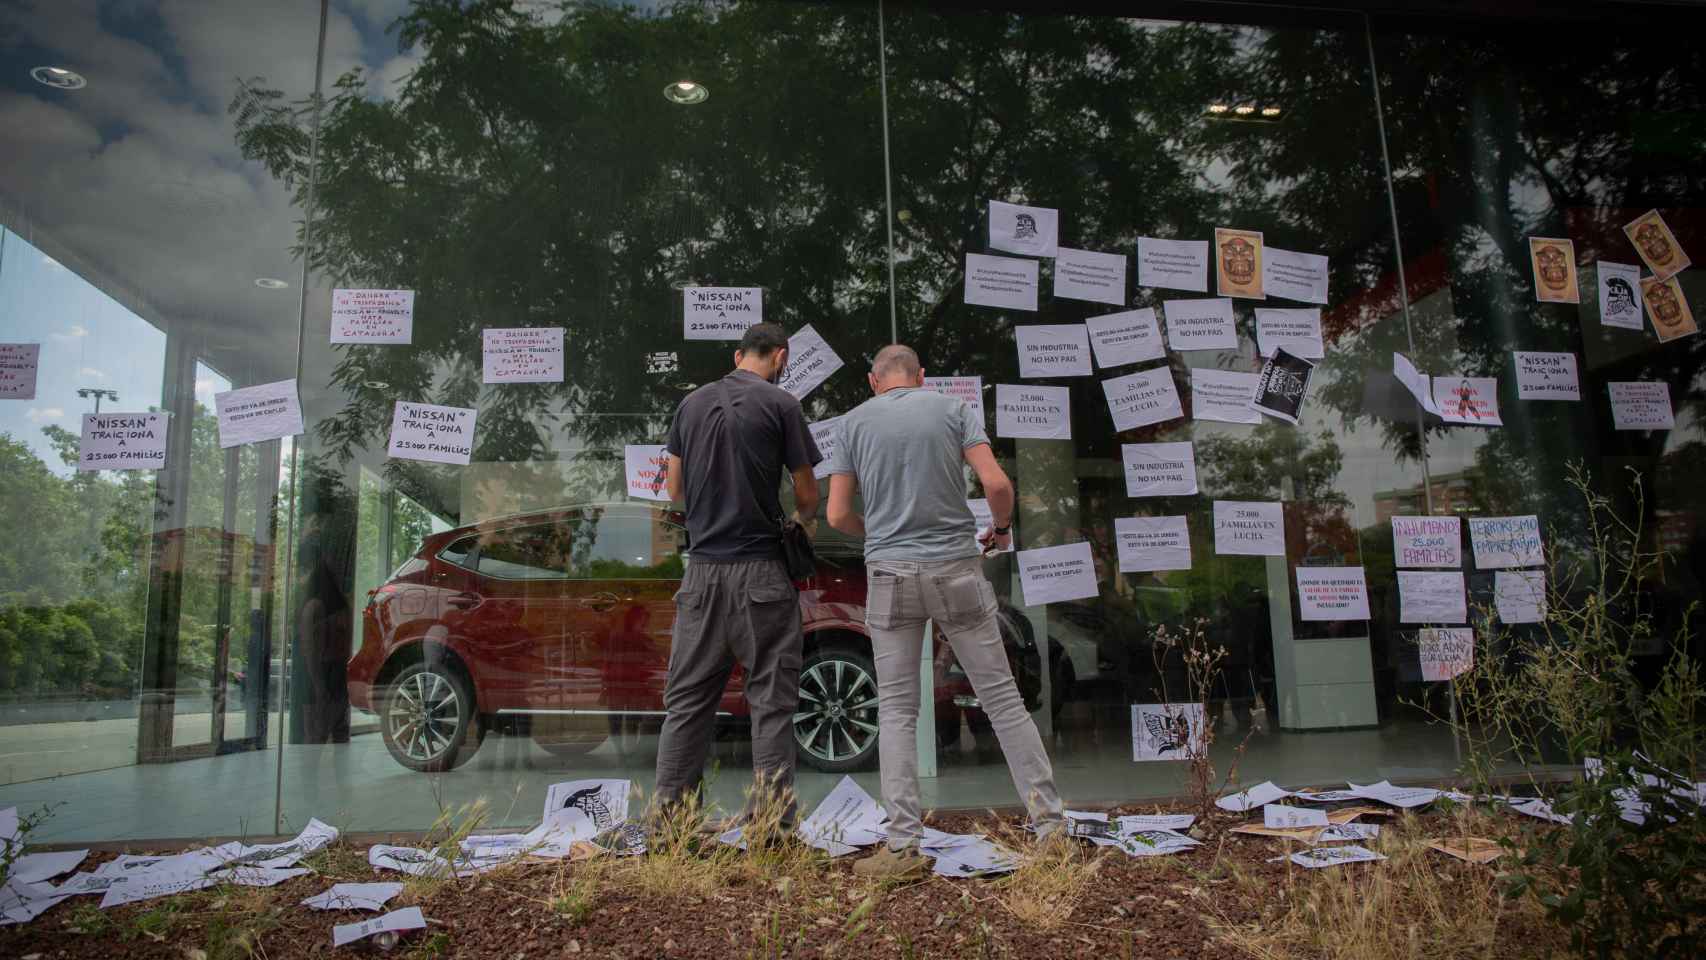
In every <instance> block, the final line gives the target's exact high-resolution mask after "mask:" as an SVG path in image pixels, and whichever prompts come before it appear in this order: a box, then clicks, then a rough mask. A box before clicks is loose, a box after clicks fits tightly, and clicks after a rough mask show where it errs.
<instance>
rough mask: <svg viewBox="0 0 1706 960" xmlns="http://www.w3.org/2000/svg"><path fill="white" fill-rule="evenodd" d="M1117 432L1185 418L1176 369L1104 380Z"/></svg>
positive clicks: (1151, 371)
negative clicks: (1175, 380) (1174, 380)
mask: <svg viewBox="0 0 1706 960" xmlns="http://www.w3.org/2000/svg"><path fill="white" fill-rule="evenodd" d="M1102 390H1103V391H1104V392H1106V394H1107V397H1108V413H1109V414H1110V415H1111V416H1112V417H1113V419H1114V429H1115V430H1134V429H1136V428H1138V427H1145V426H1148V425H1149V424H1152V423H1162V422H1165V421H1167V420H1173V419H1176V418H1178V417H1182V416H1184V415H1185V409H1184V407H1183V406H1181V405H1180V403H1179V388H1178V387H1177V385H1175V384H1174V383H1173V368H1172V367H1155V368H1154V369H1152V370H1142V371H1139V372H1137V373H1132V374H1127V375H1126V376H1123V377H1115V378H1113V379H1112V380H1103V381H1102Z"/></svg>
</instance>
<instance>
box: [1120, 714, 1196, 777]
mask: <svg viewBox="0 0 1706 960" xmlns="http://www.w3.org/2000/svg"><path fill="white" fill-rule="evenodd" d="M1207 749H1208V726H1207V724H1206V723H1204V719H1203V705H1202V704H1200V703H1134V704H1132V705H1131V759H1132V760H1133V761H1134V762H1138V763H1141V762H1144V761H1148V760H1189V759H1191V758H1192V757H1195V756H1201V755H1202V754H1203V752H1204V751H1205V750H1207Z"/></svg>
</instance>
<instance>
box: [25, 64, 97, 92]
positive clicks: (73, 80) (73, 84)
mask: <svg viewBox="0 0 1706 960" xmlns="http://www.w3.org/2000/svg"><path fill="white" fill-rule="evenodd" d="M30 76H32V77H34V78H35V80H36V82H37V83H40V84H44V85H46V86H49V87H52V88H54V89H55V90H81V89H83V88H84V87H86V86H88V85H89V81H87V80H85V79H83V75H82V74H79V73H73V72H71V71H70V70H67V69H65V68H64V67H36V68H35V69H33V70H31V71H30Z"/></svg>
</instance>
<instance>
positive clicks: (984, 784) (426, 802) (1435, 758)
mask: <svg viewBox="0 0 1706 960" xmlns="http://www.w3.org/2000/svg"><path fill="white" fill-rule="evenodd" d="M12 730H15V728H9V729H7V730H6V731H5V732H6V733H10V732H12ZM0 736H3V734H0ZM1220 738H1221V742H1220V743H1219V744H1217V745H1216V747H1215V749H1214V751H1213V752H1214V755H1215V757H1216V761H1217V766H1218V767H1220V768H1222V769H1224V766H1225V764H1226V762H1227V760H1228V759H1229V758H1230V756H1231V753H1232V750H1233V748H1234V747H1235V746H1236V745H1237V742H1238V740H1239V739H1240V738H1241V734H1239V733H1237V732H1235V731H1232V730H1230V729H1227V730H1224V731H1223V732H1222V733H1221V735H1220ZM962 746H963V748H964V749H963V750H961V751H959V752H957V753H956V752H946V753H944V754H943V756H942V758H941V768H940V771H939V775H938V776H937V777H935V778H933V779H927V780H925V781H924V783H923V796H924V802H925V803H926V805H929V806H935V807H943V808H949V807H960V808H967V807H969V808H976V807H981V806H991V805H1013V804H1016V803H1017V797H1016V796H1015V794H1014V792H1013V786H1012V782H1011V781H1010V780H1009V779H1008V777H1007V771H1006V768H1005V766H1004V765H1002V764H1001V763H999V761H997V762H994V763H978V762H977V761H976V758H975V751H974V750H972V749H970V748H971V746H972V744H971V739H970V737H969V735H966V736H963V737H962ZM1130 750H1131V741H1130V738H1129V736H1126V735H1120V734H1117V733H1115V732H1113V731H1110V730H1104V731H1103V732H1102V733H1101V735H1100V736H1097V735H1096V734H1095V732H1094V731H1082V730H1080V731H1076V732H1073V733H1063V734H1060V735H1058V736H1056V737H1054V738H1053V740H1052V742H1051V744H1050V753H1051V755H1052V756H1053V757H1054V758H1055V771H1056V780H1057V781H1058V783H1059V786H1060V790H1061V794H1062V796H1063V797H1064V798H1065V800H1066V802H1067V804H1068V805H1069V806H1070V805H1093V804H1099V803H1100V804H1105V803H1111V802H1118V801H1129V800H1133V799H1140V798H1143V797H1154V796H1166V795H1170V794H1175V793H1178V792H1180V791H1181V789H1182V780H1181V777H1182V772H1183V771H1182V768H1181V765H1179V764H1175V763H1142V764H1139V763H1133V762H1131V759H1130V757H1131V754H1130ZM652 756H653V754H652V752H651V751H649V750H638V751H634V752H633V753H632V754H630V758H624V757H623V756H622V755H620V754H618V752H617V751H616V749H615V747H614V745H613V744H611V743H606V744H604V745H603V746H601V747H599V748H598V749H597V750H595V751H593V752H592V753H590V754H588V755H586V756H583V757H580V758H577V759H574V760H565V759H558V758H555V757H552V756H550V755H549V754H546V753H545V752H544V751H543V750H541V749H539V748H538V747H537V746H535V745H534V744H533V743H532V741H530V740H527V739H524V738H519V737H505V736H498V735H493V736H490V737H488V738H487V739H486V742H485V743H484V744H483V745H482V746H481V747H480V750H479V752H478V753H477V754H476V755H475V756H474V757H473V759H472V760H470V761H469V762H467V763H466V764H464V765H463V766H462V767H460V768H458V769H456V770H454V771H452V772H450V773H447V774H441V775H427V774H419V773H413V772H410V771H408V770H405V769H404V768H402V767H400V766H398V765H397V763H396V762H395V761H394V760H392V759H391V756H390V754H389V753H388V752H387V751H386V749H385V746H384V744H383V743H382V742H381V741H380V739H379V737H378V736H377V735H376V734H367V735H362V736H357V737H355V738H354V739H352V740H351V742H349V743H348V744H342V745H323V746H307V745H299V744H288V745H286V747H285V752H284V757H283V762H282V764H281V763H280V759H279V756H278V753H277V751H276V750H265V751H256V752H248V753H238V754H230V755H226V756H222V757H212V758H206V759H199V760H187V761H182V762H178V763H172V764H153V765H147V766H137V765H134V764H131V765H122V766H117V767H115V768H113V769H107V770H100V771H96V772H90V773H79V774H73V775H68V776H58V777H50V778H46V779H39V780H32V781H29V782H22V783H12V784H10V785H5V786H0V808H4V807H8V806H13V805H16V806H17V807H18V808H19V810H20V812H27V811H30V810H35V809H38V808H39V807H41V806H42V805H44V804H56V805H57V806H55V808H54V811H53V814H52V816H51V818H50V819H49V820H48V821H47V822H46V823H45V824H44V825H43V826H42V827H41V828H40V829H39V830H38V831H37V832H36V833H35V834H34V835H33V836H32V839H33V840H35V841H37V842H58V843H63V842H83V841H103V840H129V839H167V838H171V839H179V838H185V839H188V838H206V837H212V836H259V835H266V834H272V833H274V832H275V831H274V811H275V803H277V804H278V805H279V808H281V809H282V811H283V832H287V833H288V832H294V831H295V830H297V829H298V828H300V827H301V826H302V825H303V824H304V823H306V822H307V820H308V818H309V817H318V818H320V819H321V820H324V821H326V822H328V823H331V824H333V825H334V826H337V827H340V828H342V829H346V830H355V831H390V830H397V831H406V830H419V829H422V828H425V827H427V826H429V825H430V824H431V823H432V822H433V821H434V820H435V819H436V818H438V817H439V815H440V813H441V811H447V810H448V811H456V810H457V809H458V808H461V807H462V806H463V805H466V804H470V803H474V802H476V801H484V802H485V804H486V807H487V810H488V811H489V816H488V820H487V821H486V823H487V825H490V826H524V827H525V826H528V825H531V824H533V823H535V822H537V821H538V819H539V815H540V805H541V803H542V802H543V798H544V794H545V788H546V787H547V786H548V785H550V784H552V783H556V782H559V781H563V780H571V779H577V778H581V777H608V776H617V777H629V778H631V779H633V780H634V781H635V783H636V785H637V786H638V787H640V788H641V789H642V790H648V789H649V788H650V786H651V779H652V777H651V768H650V764H651V758H652ZM748 762H749V761H748V756H747V753H746V750H745V747H744V745H743V744H740V743H723V744H719V745H718V747H717V752H716V754H715V755H714V759H713V763H714V764H715V766H716V768H717V770H718V771H721V772H718V773H713V774H711V776H710V780H709V785H710V792H711V794H712V796H713V798H714V800H715V802H716V803H717V804H718V805H720V806H722V807H723V808H725V809H737V808H738V807H739V804H740V802H741V797H742V790H743V789H744V788H745V786H746V783H747V774H746V772H745V768H746V766H747V763H748ZM1455 766H1456V760H1455V758H1454V756H1453V749H1452V742H1451V736H1450V733H1449V731H1447V730H1446V729H1444V728H1442V727H1436V726H1428V725H1425V724H1422V723H1420V722H1413V721H1400V722H1394V723H1389V724H1387V725H1386V726H1385V727H1383V728H1380V729H1373V730H1351V731H1336V732H1318V733H1278V732H1268V731H1258V732H1257V733H1256V734H1255V735H1254V736H1253V737H1252V738H1251V740H1250V743H1249V749H1248V753H1247V755H1246V756H1245V758H1244V760H1243V764H1242V770H1241V779H1242V780H1243V782H1244V783H1246V784H1249V783H1256V782H1260V781H1262V780H1270V779H1271V780H1274V781H1276V782H1278V783H1280V784H1281V785H1284V786H1303V785H1310V784H1314V785H1324V784H1333V783H1338V782H1341V781H1343V780H1345V779H1347V778H1349V779H1357V780H1360V781H1363V782H1366V781H1372V780H1378V779H1381V778H1391V779H1403V778H1428V777H1439V776H1441V775H1442V774H1444V773H1446V772H1448V771H1450V770H1452V769H1454V768H1455ZM280 771H282V774H283V776H282V789H280V786H279V780H280V778H279V773H280ZM838 779H839V776H834V775H828V774H822V773H817V772H814V771H810V770H807V769H803V768H802V769H801V771H800V774H799V777H798V783H797V786H798V790H799V793H800V796H801V798H802V805H803V806H804V807H805V808H806V809H810V808H811V807H812V806H813V805H815V804H816V802H817V801H818V800H819V799H820V798H821V797H823V796H824V795H825V794H827V793H828V792H829V790H830V788H831V787H832V786H833V785H834V784H835V782H836V781H837V780H838ZM855 779H856V780H858V781H859V782H860V784H861V785H863V786H864V788H865V789H866V790H868V791H870V792H871V794H872V795H873V796H876V795H878V792H879V786H878V778H877V774H876V772H875V771H870V772H865V773H860V774H857V775H855Z"/></svg>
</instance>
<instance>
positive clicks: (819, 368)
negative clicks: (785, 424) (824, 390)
mask: <svg viewBox="0 0 1706 960" xmlns="http://www.w3.org/2000/svg"><path fill="white" fill-rule="evenodd" d="M842 366H843V364H842V362H841V358H840V357H839V356H837V355H836V353H835V351H834V350H833V349H831V348H830V346H829V343H828V341H826V340H824V339H823V337H821V336H819V335H818V332H817V331H816V330H813V329H812V325H811V324H809V323H808V324H806V325H805V326H803V327H801V328H800V330H799V332H798V333H796V334H794V335H793V336H791V337H789V338H788V366H787V368H786V369H784V370H783V371H782V379H781V380H778V381H777V382H776V385H777V386H779V387H781V388H782V389H783V390H786V391H788V393H789V394H790V395H792V396H793V398H794V399H795V400H804V399H805V398H806V396H807V395H808V394H810V393H811V392H812V391H813V390H816V389H817V388H818V386H819V385H820V384H822V383H823V382H824V381H825V380H828V379H829V378H830V375H831V374H833V373H835V371H837V370H840V369H841V367H842Z"/></svg>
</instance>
